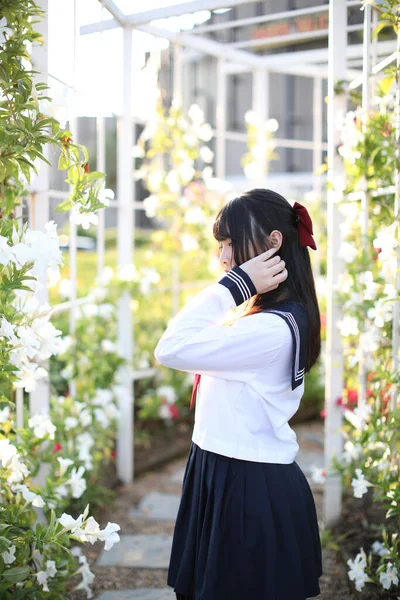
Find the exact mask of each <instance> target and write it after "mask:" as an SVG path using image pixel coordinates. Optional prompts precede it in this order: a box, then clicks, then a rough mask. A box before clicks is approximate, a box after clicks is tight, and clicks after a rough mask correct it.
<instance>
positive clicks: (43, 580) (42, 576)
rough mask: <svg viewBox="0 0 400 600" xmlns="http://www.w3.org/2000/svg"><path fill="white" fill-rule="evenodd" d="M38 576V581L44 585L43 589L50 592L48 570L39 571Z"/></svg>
mask: <svg viewBox="0 0 400 600" xmlns="http://www.w3.org/2000/svg"><path fill="white" fill-rule="evenodd" d="M36 578H37V580H38V583H40V585H41V586H42V588H43V591H44V592H50V590H49V586H48V585H47V579H48V575H47V573H46V571H38V572H37V573H36Z"/></svg>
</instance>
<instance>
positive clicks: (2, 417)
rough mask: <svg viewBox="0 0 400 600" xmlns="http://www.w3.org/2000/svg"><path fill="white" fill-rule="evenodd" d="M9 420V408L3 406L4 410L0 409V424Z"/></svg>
mask: <svg viewBox="0 0 400 600" xmlns="http://www.w3.org/2000/svg"><path fill="white" fill-rule="evenodd" d="M9 420H10V407H9V406H5V407H4V408H0V423H5V422H6V421H9Z"/></svg>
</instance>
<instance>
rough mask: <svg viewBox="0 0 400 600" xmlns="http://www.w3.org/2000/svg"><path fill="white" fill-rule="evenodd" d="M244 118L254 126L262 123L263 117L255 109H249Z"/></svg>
mask: <svg viewBox="0 0 400 600" xmlns="http://www.w3.org/2000/svg"><path fill="white" fill-rule="evenodd" d="M244 120H245V121H246V123H247V124H248V125H253V126H254V127H258V126H259V125H261V118H260V117H259V115H258V114H257V113H256V111H255V110H248V111H247V112H246V113H245V115H244Z"/></svg>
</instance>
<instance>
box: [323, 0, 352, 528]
mask: <svg viewBox="0 0 400 600" xmlns="http://www.w3.org/2000/svg"><path fill="white" fill-rule="evenodd" d="M346 23H347V9H346V2H345V0H330V3H329V77H328V98H329V101H328V181H329V183H330V184H331V185H330V186H329V187H328V194H327V206H328V248H327V327H326V386H325V403H326V408H327V416H326V419H325V466H326V468H327V472H328V477H327V481H326V485H325V490H324V522H325V523H326V525H330V524H333V523H334V522H336V521H337V520H338V519H339V518H340V515H341V506H342V484H341V477H340V475H339V474H338V473H336V471H332V470H331V469H330V466H331V460H332V458H333V457H334V456H337V457H339V456H340V455H341V453H342V448H343V442H342V437H341V435H340V427H341V425H342V418H343V417H342V412H341V410H340V409H339V407H338V406H336V402H335V401H336V399H337V398H338V397H341V396H342V393H343V348H342V342H341V338H340V335H339V332H338V329H337V326H336V324H337V322H338V321H339V320H340V318H341V307H340V305H339V304H338V302H337V301H336V299H335V295H334V294H335V289H337V285H338V281H339V276H340V274H341V273H342V272H343V260H341V259H340V258H339V256H338V254H339V247H340V237H341V235H340V227H339V225H340V220H341V217H340V212H339V210H338V201H339V200H340V199H341V194H342V192H341V190H335V188H334V185H335V182H336V180H337V179H340V178H341V175H342V172H343V164H342V161H341V160H340V156H339V154H338V153H337V150H336V148H337V146H338V144H339V131H338V128H337V124H336V117H337V113H338V112H339V111H342V112H343V113H345V112H346V98H345V95H344V94H342V95H341V96H337V95H335V91H334V87H335V84H336V81H337V79H344V74H345V71H346V45H347V34H346Z"/></svg>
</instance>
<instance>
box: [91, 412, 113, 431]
mask: <svg viewBox="0 0 400 600" xmlns="http://www.w3.org/2000/svg"><path fill="white" fill-rule="evenodd" d="M94 417H95V420H96V422H97V423H100V425H101V426H102V428H103V429H107V427H108V426H109V424H110V421H109V419H108V417H107V415H106V413H105V411H104V410H103V409H102V408H95V409H94Z"/></svg>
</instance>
